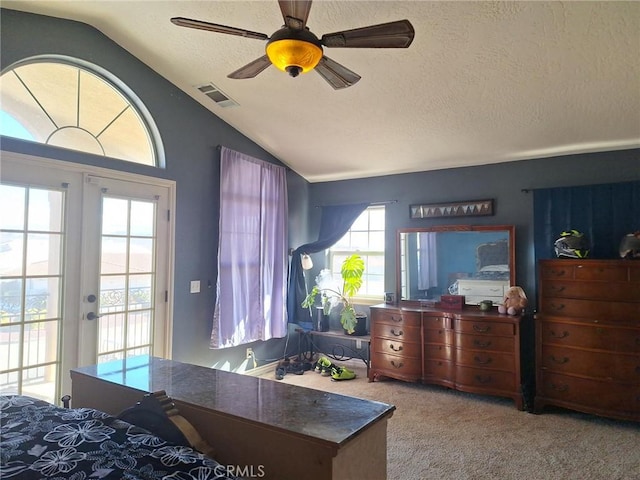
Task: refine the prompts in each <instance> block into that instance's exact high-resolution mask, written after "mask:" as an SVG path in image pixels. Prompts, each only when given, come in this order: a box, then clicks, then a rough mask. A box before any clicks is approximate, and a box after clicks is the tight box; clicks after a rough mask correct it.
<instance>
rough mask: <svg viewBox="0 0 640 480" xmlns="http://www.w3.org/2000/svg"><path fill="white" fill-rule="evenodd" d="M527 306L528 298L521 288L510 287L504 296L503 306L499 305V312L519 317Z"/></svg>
mask: <svg viewBox="0 0 640 480" xmlns="http://www.w3.org/2000/svg"><path fill="white" fill-rule="evenodd" d="M526 306H527V296H526V295H525V293H524V290H523V289H522V288H521V287H517V286H514V287H509V289H508V290H507V291H506V293H505V294H504V301H503V302H502V305H498V312H500V313H507V314H509V315H519V314H520V313H522V311H523V310H524V308H525V307H526Z"/></svg>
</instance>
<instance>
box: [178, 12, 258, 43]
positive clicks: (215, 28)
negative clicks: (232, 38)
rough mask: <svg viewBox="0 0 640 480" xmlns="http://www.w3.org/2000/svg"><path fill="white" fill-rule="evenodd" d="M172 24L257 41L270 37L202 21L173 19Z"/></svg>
mask: <svg viewBox="0 0 640 480" xmlns="http://www.w3.org/2000/svg"><path fill="white" fill-rule="evenodd" d="M171 22H172V23H174V24H175V25H178V26H179V27H188V28H196V29H198V30H206V31H208V32H216V33H226V34H228V35H238V36H240V37H247V38H255V39H256V40H269V36H268V35H265V34H264V33H259V32H252V31H250V30H243V29H242V28H235V27H227V26H226V25H218V24H215V23H209V22H203V21H202V20H192V19H191V18H184V17H173V18H172V19H171Z"/></svg>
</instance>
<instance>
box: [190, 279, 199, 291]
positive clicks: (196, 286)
mask: <svg viewBox="0 0 640 480" xmlns="http://www.w3.org/2000/svg"><path fill="white" fill-rule="evenodd" d="M189 291H190V292H191V293H200V280H191V289H190V290H189Z"/></svg>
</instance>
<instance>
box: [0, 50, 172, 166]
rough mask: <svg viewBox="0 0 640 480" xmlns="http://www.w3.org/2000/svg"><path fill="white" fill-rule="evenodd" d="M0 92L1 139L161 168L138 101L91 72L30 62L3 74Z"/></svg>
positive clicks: (147, 119) (55, 63)
mask: <svg viewBox="0 0 640 480" xmlns="http://www.w3.org/2000/svg"><path fill="white" fill-rule="evenodd" d="M0 93H1V97H2V98H1V100H2V103H0V106H1V108H0V133H1V134H2V135H6V136H9V137H15V138H20V139H23V140H30V141H34V142H39V143H45V144H48V145H53V146H57V147H63V148H69V149H72V150H80V151H83V152H88V153H92V154H95V155H104V156H106V157H111V158H117V159H121V160H127V161H130V162H135V163H141V164H144V165H153V166H159V167H162V166H164V165H163V163H164V162H163V161H162V160H161V158H159V157H161V156H162V154H161V148H159V136H158V135H157V133H156V131H155V129H154V127H153V123H152V122H151V119H150V117H149V115H148V114H147V115H143V112H142V110H143V107H142V104H141V102H139V101H137V102H136V103H135V104H134V100H135V99H134V98H132V95H128V96H125V94H124V93H123V91H122V89H119V88H117V87H116V85H115V84H114V83H112V82H109V81H107V80H106V79H105V77H104V76H103V75H98V74H97V72H95V71H91V70H90V69H89V68H85V67H84V66H80V65H77V64H72V63H68V62H60V61H57V60H56V61H52V60H51V59H49V60H37V61H34V60H31V61H30V62H28V63H27V62H24V63H21V64H18V65H15V66H13V67H12V68H10V69H8V70H7V71H5V72H3V73H2V76H0ZM141 107H142V108H141ZM145 113H146V111H145Z"/></svg>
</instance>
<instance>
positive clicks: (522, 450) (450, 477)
mask: <svg viewBox="0 0 640 480" xmlns="http://www.w3.org/2000/svg"><path fill="white" fill-rule="evenodd" d="M336 363H337V364H339V365H345V366H348V367H349V368H351V369H352V370H354V371H355V372H356V373H357V377H356V378H355V379H354V380H348V381H342V382H334V381H331V377H322V376H321V375H319V374H316V373H314V372H313V371H307V372H305V373H304V374H303V375H293V374H287V375H285V377H284V378H283V379H282V380H276V379H275V375H274V373H271V374H266V375H264V376H263V377H262V378H268V379H271V380H273V381H274V382H275V381H281V382H287V383H290V384H295V385H300V386H303V387H307V388H315V389H319V390H325V391H329V392H332V393H338V394H343V395H351V396H355V397H360V398H366V399H369V400H377V401H380V402H385V403H390V404H393V405H395V406H396V411H395V412H394V415H393V417H391V419H390V420H389V424H388V437H387V438H388V448H387V475H388V478H389V479H390V480H414V479H415V480H431V479H433V480H484V479H491V480H503V479H504V480H510V479H513V480H638V479H640V424H639V423H633V422H624V421H616V420H610V419H605V418H600V417H596V416H593V415H586V414H581V413H577V412H572V411H569V410H562V409H558V408H551V407H549V408H548V409H546V410H545V411H544V412H543V413H542V414H540V415H534V414H531V413H528V412H522V411H519V410H516V408H515V407H514V404H513V402H512V401H511V400H510V399H502V398H496V397H487V396H481V395H473V394H467V393H464V392H457V391H453V390H448V389H446V388H443V387H438V386H434V385H418V384H408V383H404V382H400V381H396V380H385V381H377V382H374V383H369V382H368V381H367V378H366V368H365V366H364V364H363V363H362V362H360V361H353V360H352V361H349V362H336ZM353 480H366V479H353Z"/></svg>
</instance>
